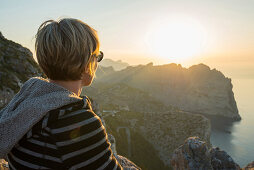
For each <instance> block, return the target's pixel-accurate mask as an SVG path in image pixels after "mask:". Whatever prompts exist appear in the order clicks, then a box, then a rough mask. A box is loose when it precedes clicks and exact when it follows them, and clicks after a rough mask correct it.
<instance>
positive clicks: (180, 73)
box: [95, 63, 241, 120]
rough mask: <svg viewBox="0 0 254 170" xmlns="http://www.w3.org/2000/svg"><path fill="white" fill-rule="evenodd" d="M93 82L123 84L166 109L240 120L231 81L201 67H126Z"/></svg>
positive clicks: (215, 71)
mask: <svg viewBox="0 0 254 170" xmlns="http://www.w3.org/2000/svg"><path fill="white" fill-rule="evenodd" d="M98 75H99V76H98V77H99V78H98V79H96V80H95V81H96V82H103V83H108V84H116V83H124V84H126V85H129V86H130V87H133V88H138V89H141V90H143V91H145V92H147V93H149V94H150V95H152V96H153V97H155V98H157V99H158V100H159V101H161V102H163V103H164V104H165V105H168V106H169V105H172V106H175V107H178V108H180V109H181V110H185V111H189V112H194V113H200V114H205V115H217V116H223V117H227V118H230V119H233V120H240V119H241V117H240V115H239V113H238V109H237V105H236V101H235V98H234V93H233V91H232V88H233V86H232V83H231V79H230V78H227V77H225V76H224V75H223V74H222V73H221V72H220V71H217V70H216V69H213V70H211V69H210V68H209V67H208V66H206V65H204V64H199V65H194V66H191V67H190V68H188V69H187V68H184V67H182V66H181V65H179V64H178V65H177V64H166V65H159V66H153V64H152V63H150V64H147V65H139V66H129V67H127V68H126V69H123V70H121V71H115V72H111V73H110V74H106V75H103V76H100V74H99V73H98Z"/></svg>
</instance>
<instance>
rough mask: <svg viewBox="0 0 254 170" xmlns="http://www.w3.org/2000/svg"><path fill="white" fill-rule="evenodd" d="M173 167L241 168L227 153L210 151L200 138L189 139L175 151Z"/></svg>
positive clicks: (180, 168) (203, 169)
mask: <svg viewBox="0 0 254 170" xmlns="http://www.w3.org/2000/svg"><path fill="white" fill-rule="evenodd" d="M171 165H172V167H173V168H174V169H175V170H185V169H188V170H196V169H200V170H213V169H214V170H217V169H218V170H240V169H241V168H240V166H239V165H238V164H237V163H235V162H234V160H233V159H232V158H231V157H230V156H229V155H228V154H227V153H226V152H225V151H222V150H220V149H219V148H218V147H217V148H211V149H209V146H208V145H207V144H206V142H204V141H202V140H200V138H198V137H190V138H188V139H187V140H186V141H185V143H184V144H183V145H181V146H180V147H179V148H177V149H176V150H175V151H174V154H173V156H172V159H171Z"/></svg>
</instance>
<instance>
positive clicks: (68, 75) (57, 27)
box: [35, 18, 99, 81]
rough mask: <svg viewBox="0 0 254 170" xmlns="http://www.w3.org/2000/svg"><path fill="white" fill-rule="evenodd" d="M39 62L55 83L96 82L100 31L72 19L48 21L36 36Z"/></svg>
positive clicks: (42, 25)
mask: <svg viewBox="0 0 254 170" xmlns="http://www.w3.org/2000/svg"><path fill="white" fill-rule="evenodd" d="M35 50H36V56H37V60H38V63H39V65H40V67H41V68H42V70H43V71H44V73H45V74H46V75H47V77H48V78H49V79H51V80H62V81H68V80H82V79H84V76H85V77H86V78H89V76H90V78H91V79H92V78H93V76H94V73H95V71H96V68H97V61H96V58H95V56H96V55H98V54H99V40H98V35H97V33H96V31H95V30H94V29H93V28H91V27H90V26H89V25H87V24H86V23H84V22H82V21H80V20H78V19H72V18H65V19H61V20H59V21H54V20H48V21H45V22H44V23H42V24H41V26H40V27H39V29H38V32H37V34H36V42H35Z"/></svg>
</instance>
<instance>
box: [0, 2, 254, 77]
mask: <svg viewBox="0 0 254 170" xmlns="http://www.w3.org/2000/svg"><path fill="white" fill-rule="evenodd" d="M253 11H254V0H177V1H176V0H174V1H173V0H156V1H155V0H93V1H92V0H90V1H88V0H73V1H70V0H69V1H67V0H43V1H41V0H40V1H39V0H22V1H21V0H0V31H1V32H2V34H3V35H4V36H5V37H6V38H7V39H10V40H13V41H15V42H17V43H20V44H22V45H23V46H25V47H27V48H29V49H30V50H31V51H32V52H33V53H34V54H35V50H34V41H35V34H36V32H37V29H38V27H39V26H40V24H41V23H42V22H43V21H45V20H48V19H54V20H57V19H60V18H65V17H71V18H77V19H80V20H82V21H84V22H86V23H87V24H89V25H90V26H91V27H93V28H94V29H96V30H97V31H98V34H99V38H100V43H101V50H102V51H103V52H104V54H105V58H111V59H113V60H122V61H124V62H128V63H129V64H134V65H136V64H146V63H149V62H153V63H154V64H155V65H157V64H167V63H172V62H175V63H180V64H182V65H183V66H185V67H189V66H191V65H193V64H198V63H205V64H207V65H208V66H210V67H211V68H212V69H213V68H216V69H218V70H220V71H222V72H223V73H224V74H225V75H226V76H227V77H231V78H254V12H253ZM34 57H35V55H34Z"/></svg>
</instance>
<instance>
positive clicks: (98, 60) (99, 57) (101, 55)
mask: <svg viewBox="0 0 254 170" xmlns="http://www.w3.org/2000/svg"><path fill="white" fill-rule="evenodd" d="M102 59H103V52H102V51H100V55H99V56H98V58H97V62H100V61H101V60H102Z"/></svg>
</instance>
